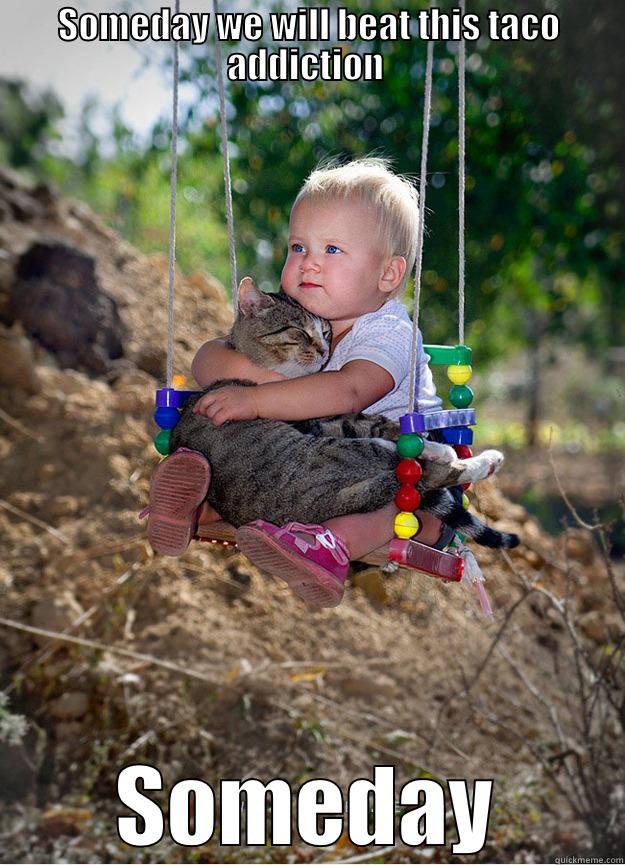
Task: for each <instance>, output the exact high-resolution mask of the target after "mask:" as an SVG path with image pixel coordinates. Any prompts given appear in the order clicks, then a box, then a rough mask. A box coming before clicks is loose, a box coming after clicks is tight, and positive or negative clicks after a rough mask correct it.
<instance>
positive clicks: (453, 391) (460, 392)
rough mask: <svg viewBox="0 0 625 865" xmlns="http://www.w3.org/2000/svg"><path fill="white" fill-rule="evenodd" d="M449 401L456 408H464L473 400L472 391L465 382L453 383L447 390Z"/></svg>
mask: <svg viewBox="0 0 625 865" xmlns="http://www.w3.org/2000/svg"><path fill="white" fill-rule="evenodd" d="M449 402H450V403H451V404H452V405H453V406H455V407H456V408H466V407H467V406H469V405H471V403H472V402H473V391H472V390H471V388H470V387H468V386H467V385H466V384H455V385H454V386H453V387H452V388H450V390H449Z"/></svg>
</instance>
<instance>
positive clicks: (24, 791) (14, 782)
mask: <svg viewBox="0 0 625 865" xmlns="http://www.w3.org/2000/svg"><path fill="white" fill-rule="evenodd" d="M0 767H1V772H2V784H0V800H3V801H4V802H14V801H15V800H17V799H22V798H23V797H24V796H27V795H28V793H30V792H31V790H32V789H33V788H34V786H35V767H34V766H33V765H32V762H31V761H30V760H29V759H28V756H27V754H26V750H25V748H24V746H23V745H21V744H20V745H9V744H7V743H6V742H0Z"/></svg>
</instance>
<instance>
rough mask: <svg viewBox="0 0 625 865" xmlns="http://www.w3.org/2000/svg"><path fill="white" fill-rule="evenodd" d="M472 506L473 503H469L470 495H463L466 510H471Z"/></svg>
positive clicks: (463, 505)
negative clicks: (470, 506)
mask: <svg viewBox="0 0 625 865" xmlns="http://www.w3.org/2000/svg"><path fill="white" fill-rule="evenodd" d="M470 504H471V503H470V501H469V497H468V495H467V494H466V493H462V507H463V508H464V509H465V511H466V510H468V509H469V505H470Z"/></svg>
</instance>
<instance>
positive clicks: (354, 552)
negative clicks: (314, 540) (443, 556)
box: [324, 502, 442, 559]
mask: <svg viewBox="0 0 625 865" xmlns="http://www.w3.org/2000/svg"><path fill="white" fill-rule="evenodd" d="M396 515H397V507H396V506H395V504H394V503H393V502H390V504H388V505H385V506H384V507H383V508H380V509H379V510H377V511H371V513H368V514H348V515H347V516H344V517H335V518H334V519H332V520H326V521H325V523H324V525H325V526H326V527H327V528H328V529H330V531H331V532H333V533H334V534H335V535H337V536H338V537H339V538H341V539H342V540H343V541H345V544H346V545H347V548H348V549H349V555H350V558H351V559H359V558H361V557H362V556H366V555H367V553H370V552H372V550H375V549H377V548H378V547H381V546H382V545H383V544H387V543H388V542H389V541H390V540H391V539H392V538H393V535H394V532H393V523H394V522H395V517H396ZM417 517H418V518H419V522H420V523H421V526H422V528H421V531H420V532H419V534H418V535H417V536H416V539H417V540H418V541H420V543H422V544H428V545H430V546H431V545H432V544H435V543H436V542H437V541H438V539H439V537H440V534H441V528H442V523H441V521H440V520H438V519H437V518H436V517H434V516H432V514H429V513H424V512H420V511H417Z"/></svg>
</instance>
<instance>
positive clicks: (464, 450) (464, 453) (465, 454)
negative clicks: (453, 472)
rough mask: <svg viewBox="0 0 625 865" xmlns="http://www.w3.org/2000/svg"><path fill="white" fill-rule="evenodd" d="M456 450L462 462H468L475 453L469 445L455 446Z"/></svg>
mask: <svg viewBox="0 0 625 865" xmlns="http://www.w3.org/2000/svg"><path fill="white" fill-rule="evenodd" d="M454 450H455V451H456V454H457V456H458V459H461V460H466V459H468V458H469V457H472V456H473V451H472V450H471V448H470V447H469V445H454Z"/></svg>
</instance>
